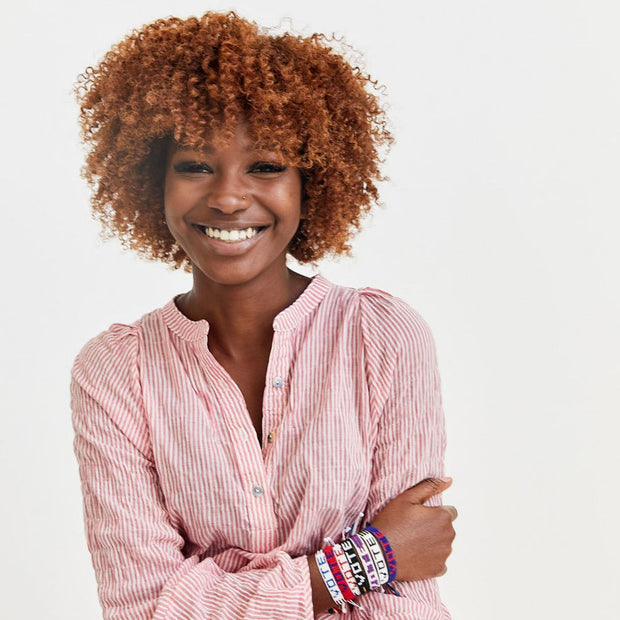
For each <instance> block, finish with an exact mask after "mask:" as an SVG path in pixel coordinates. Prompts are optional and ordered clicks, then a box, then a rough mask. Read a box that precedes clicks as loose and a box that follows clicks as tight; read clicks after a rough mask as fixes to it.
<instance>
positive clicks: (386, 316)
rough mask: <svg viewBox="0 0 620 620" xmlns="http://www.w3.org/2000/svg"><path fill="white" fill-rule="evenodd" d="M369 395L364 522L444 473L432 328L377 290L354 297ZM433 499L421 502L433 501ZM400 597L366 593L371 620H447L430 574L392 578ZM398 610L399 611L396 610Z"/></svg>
mask: <svg viewBox="0 0 620 620" xmlns="http://www.w3.org/2000/svg"><path fill="white" fill-rule="evenodd" d="M361 303H362V318H363V329H364V331H365V334H366V337H365V341H366V356H367V365H368V376H369V385H370V392H371V400H372V403H373V406H374V408H375V410H376V414H377V416H378V424H377V437H376V443H375V446H376V447H375V453H374V457H373V465H372V481H371V487H370V493H369V497H368V505H367V508H366V513H365V516H366V519H367V520H368V521H372V519H373V518H374V516H375V515H376V514H377V512H379V511H380V510H381V508H382V507H383V506H385V504H386V503H388V502H389V501H390V500H391V499H392V498H394V497H395V496H396V495H398V494H400V493H401V492H402V491H404V490H406V489H408V488H410V487H412V486H414V485H415V484H417V483H418V482H420V481H422V480H424V479H425V478H429V477H436V476H441V475H443V467H444V462H443V461H444V452H445V447H446V436H445V426H444V416H443V408H442V400H441V384H440V377H439V371H438V365H437V356H436V349H435V343H434V340H433V336H432V333H431V331H430V328H429V327H428V325H427V324H426V322H425V321H424V320H423V319H422V317H420V315H419V314H418V313H417V312H415V311H414V310H413V309H411V308H410V307H409V306H408V305H407V304H405V303H404V302H402V301H401V300H399V299H396V298H394V297H392V296H391V295H388V294H386V293H383V292H382V291H377V290H374V289H364V294H363V295H362V296H361ZM440 504H441V498H440V496H434V497H433V498H431V500H429V501H428V502H427V505H440ZM396 586H397V588H398V590H399V591H400V592H401V594H402V598H398V597H396V596H392V595H385V594H380V593H371V594H370V595H367V597H365V600H364V604H365V606H366V607H368V608H369V611H372V614H371V615H372V617H373V618H384V617H389V618H394V617H398V618H409V619H410V620H411V619H416V620H417V619H419V620H422V619H424V620H447V619H449V618H450V615H449V613H448V611H447V609H446V608H445V606H444V605H443V604H442V602H441V600H440V598H439V590H438V587H437V582H436V580H435V579H426V580H420V581H414V582H397V583H396ZM400 614H402V615H400Z"/></svg>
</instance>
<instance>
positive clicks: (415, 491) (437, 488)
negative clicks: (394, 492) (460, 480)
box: [403, 478, 452, 504]
mask: <svg viewBox="0 0 620 620" xmlns="http://www.w3.org/2000/svg"><path fill="white" fill-rule="evenodd" d="M451 484H452V478H427V479H426V480H422V482H418V484H416V485H415V486H414V487H411V488H410V489H407V490H406V491H405V492H404V493H403V495H405V496H406V498H407V499H408V500H409V501H410V502H413V503H414V504H423V503H424V502H425V501H427V500H429V499H430V498H431V497H433V495H437V494H438V493H442V492H443V491H445V490H446V489H447V488H448V487H449V486H450V485H451Z"/></svg>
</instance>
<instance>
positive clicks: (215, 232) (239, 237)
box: [204, 226, 258, 243]
mask: <svg viewBox="0 0 620 620" xmlns="http://www.w3.org/2000/svg"><path fill="white" fill-rule="evenodd" d="M204 232H205V235H207V237H211V238H212V239H221V240H222V241H227V242H228V243H234V242H235V241H243V240H244V239H251V238H252V237H254V236H255V235H257V234H258V228H245V229H244V230H238V229H232V230H224V229H220V228H211V227H209V226H207V227H206V228H205V229H204Z"/></svg>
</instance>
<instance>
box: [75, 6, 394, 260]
mask: <svg viewBox="0 0 620 620" xmlns="http://www.w3.org/2000/svg"><path fill="white" fill-rule="evenodd" d="M333 43H334V40H333V39H331V40H330V39H328V38H327V37H325V36H324V35H320V34H314V35H312V36H309V37H302V36H298V35H294V34H291V33H288V32H287V33H284V34H280V35H274V34H269V33H268V31H267V30H264V29H262V28H260V27H259V26H258V25H257V24H256V23H254V22H251V21H247V20H245V19H242V18H240V17H239V16H237V15H236V14H235V13H234V12H230V13H227V14H220V13H213V12H209V13H206V14H205V15H203V16H202V17H201V18H196V17H191V18H189V19H185V20H183V19H179V18H174V17H171V18H167V19H161V20H158V21H155V22H154V23H152V24H149V25H146V26H144V27H143V28H141V29H139V30H134V31H133V32H131V33H130V34H129V35H128V36H127V37H126V38H125V39H124V40H122V41H121V42H120V43H118V44H117V45H115V46H113V47H112V49H111V50H110V51H109V52H107V54H106V55H105V56H104V58H103V60H102V61H101V62H100V63H99V64H98V65H97V66H96V67H94V68H93V67H88V68H87V69H86V70H85V71H84V73H83V74H81V75H80V76H79V78H78V82H77V84H76V88H75V90H76V95H77V99H78V101H79V103H80V124H81V131H82V138H83V140H84V142H85V143H86V145H87V147H88V154H87V157H86V164H85V166H84V169H83V175H84V177H85V178H86V180H87V181H88V183H89V184H90V185H91V187H92V189H93V192H92V198H91V202H92V208H93V212H94V214H95V216H96V217H97V219H99V220H100V222H101V223H102V224H103V231H104V233H106V234H107V236H117V237H118V238H120V240H121V242H122V243H123V245H125V246H126V247H128V248H131V249H132V250H135V251H137V252H138V253H139V254H141V255H142V256H145V257H147V258H150V259H154V260H161V261H164V262H167V263H169V264H170V265H172V266H174V267H177V268H178V267H184V268H185V269H186V270H189V269H190V264H189V259H188V257H187V256H186V254H185V252H184V251H183V249H182V248H180V247H179V245H178V244H177V243H176V241H175V239H174V238H173V236H172V235H171V233H170V232H169V230H168V227H167V225H166V222H165V219H164V201H163V189H164V188H163V185H164V178H165V166H166V163H167V162H166V158H167V152H168V147H169V145H170V142H171V141H174V142H175V143H177V144H180V145H183V146H184V147H188V148H192V149H197V150H200V149H201V148H204V146H205V144H206V142H207V140H208V139H209V135H210V133H211V131H212V130H213V129H215V128H219V129H221V130H223V133H224V135H225V136H232V134H233V131H234V127H235V125H236V124H237V123H238V122H239V120H240V119H244V120H245V121H246V122H247V126H248V130H249V132H250V135H251V136H252V138H253V140H255V142H256V145H257V147H258V148H265V149H269V150H276V151H277V152H279V153H281V154H282V155H283V157H285V159H286V160H287V161H288V162H289V164H290V165H293V166H296V167H298V168H299V169H300V171H301V175H302V181H303V197H302V209H303V212H304V214H305V218H304V219H302V220H301V222H300V225H299V228H298V230H297V232H296V233H295V236H294V237H293V239H292V241H291V243H290V246H289V253H290V254H291V255H292V256H294V257H295V258H296V259H297V260H298V261H300V262H314V261H316V260H318V259H320V258H321V257H323V256H325V255H326V254H349V253H350V245H349V243H348V240H349V239H350V237H351V236H352V234H353V233H354V232H356V231H357V230H359V227H360V219H361V217H362V216H363V215H364V214H365V213H366V212H368V211H369V210H370V208H371V207H372V206H373V204H375V203H377V202H378V190H377V186H376V182H378V181H381V180H383V179H384V178H383V176H382V175H381V172H380V170H379V164H380V163H381V155H380V153H381V151H382V148H385V150H387V148H389V146H390V144H391V143H392V136H391V134H390V132H389V130H388V128H387V125H386V118H385V113H384V110H383V109H382V107H381V105H380V102H379V97H378V91H380V88H379V87H378V85H377V83H376V82H375V81H373V80H372V79H371V78H370V76H368V75H367V74H365V73H364V72H363V71H362V70H361V69H360V68H359V67H357V66H352V64H350V63H349V62H347V60H346V59H345V55H344V53H338V52H336V51H334V49H333V47H331V44H333Z"/></svg>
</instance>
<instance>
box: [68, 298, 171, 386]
mask: <svg viewBox="0 0 620 620" xmlns="http://www.w3.org/2000/svg"><path fill="white" fill-rule="evenodd" d="M164 308H165V307H164ZM164 308H158V309H156V310H153V311H151V312H149V313H147V314H145V315H144V316H142V317H140V318H139V319H137V320H136V321H134V322H133V323H130V324H127V323H113V324H112V325H110V327H108V329H106V330H104V331H102V332H101V333H99V334H97V335H96V336H95V337H93V338H91V339H90V340H88V341H87V342H86V344H84V346H83V347H82V349H81V350H80V351H79V353H78V354H77V356H76V358H75V360H74V362H73V366H72V369H71V375H72V377H73V378H74V379H78V380H80V382H81V383H92V382H97V381H99V380H100V379H101V378H102V377H105V378H106V381H108V382H109V381H110V379H113V378H115V377H120V376H128V375H137V373H138V368H139V361H140V360H139V358H140V343H141V342H142V341H144V339H145V336H148V332H153V331H156V330H157V325H158V323H160V320H159V318H160V315H161V313H162V311H163V310H164Z"/></svg>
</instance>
